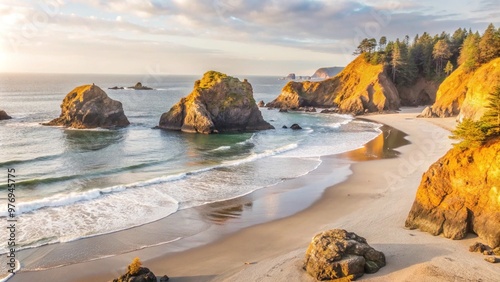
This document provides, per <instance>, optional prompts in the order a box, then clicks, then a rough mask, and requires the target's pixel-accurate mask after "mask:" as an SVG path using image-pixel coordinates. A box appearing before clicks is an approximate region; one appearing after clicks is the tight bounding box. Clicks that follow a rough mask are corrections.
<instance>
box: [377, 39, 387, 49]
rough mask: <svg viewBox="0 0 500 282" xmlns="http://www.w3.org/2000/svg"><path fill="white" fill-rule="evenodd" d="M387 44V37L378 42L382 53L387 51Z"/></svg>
mask: <svg viewBox="0 0 500 282" xmlns="http://www.w3.org/2000/svg"><path fill="white" fill-rule="evenodd" d="M386 44H387V37H385V36H382V37H380V40H379V41H378V47H379V49H380V51H382V50H383V49H385V45H386Z"/></svg>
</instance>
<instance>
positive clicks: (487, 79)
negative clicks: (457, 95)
mask: <svg viewBox="0 0 500 282" xmlns="http://www.w3.org/2000/svg"><path fill="white" fill-rule="evenodd" d="M499 86H500V58H498V59H495V60H492V61H491V62H489V63H487V64H485V65H483V66H482V67H481V68H479V69H478V70H477V71H476V72H475V73H474V75H473V76H472V77H471V78H470V80H469V82H468V84H467V88H468V89H467V94H466V95H465V99H464V101H463V104H462V107H461V109H460V113H459V115H458V119H459V120H463V119H464V118H470V119H473V120H479V119H480V118H481V117H482V116H483V114H484V112H485V109H486V106H487V105H488V97H489V95H490V93H492V92H493V91H495V88H496V87H499Z"/></svg>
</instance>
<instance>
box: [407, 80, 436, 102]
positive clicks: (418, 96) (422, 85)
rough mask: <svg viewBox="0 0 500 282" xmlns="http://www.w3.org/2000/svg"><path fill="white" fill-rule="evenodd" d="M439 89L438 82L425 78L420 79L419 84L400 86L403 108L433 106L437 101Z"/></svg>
mask: <svg viewBox="0 0 500 282" xmlns="http://www.w3.org/2000/svg"><path fill="white" fill-rule="evenodd" d="M438 87H439V83H438V82H435V81H432V80H427V79H425V78H423V77H420V78H418V79H417V82H415V84H413V85H411V86H398V87H397V88H398V93H399V98H401V106H410V107H414V106H424V105H432V104H433V103H434V102H435V101H436V93H437V90H438Z"/></svg>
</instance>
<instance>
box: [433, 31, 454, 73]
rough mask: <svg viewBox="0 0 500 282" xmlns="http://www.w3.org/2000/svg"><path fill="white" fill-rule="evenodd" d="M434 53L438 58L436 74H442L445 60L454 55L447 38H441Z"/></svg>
mask: <svg viewBox="0 0 500 282" xmlns="http://www.w3.org/2000/svg"><path fill="white" fill-rule="evenodd" d="M432 55H433V56H434V60H436V74H438V75H441V72H442V70H443V65H444V62H445V61H446V60H448V59H449V58H450V57H451V55H452V54H451V51H450V46H449V45H448V43H447V42H446V40H445V39H441V40H439V41H438V42H437V43H436V45H434V50H433V51H432Z"/></svg>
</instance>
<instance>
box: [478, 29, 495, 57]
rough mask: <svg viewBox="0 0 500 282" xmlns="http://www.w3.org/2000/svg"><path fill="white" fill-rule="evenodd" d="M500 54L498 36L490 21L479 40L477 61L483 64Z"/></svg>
mask: <svg viewBox="0 0 500 282" xmlns="http://www.w3.org/2000/svg"><path fill="white" fill-rule="evenodd" d="M499 56H500V36H499V34H498V33H497V31H496V30H495V26H494V25H493V24H492V23H491V24H490V25H488V28H486V30H485V31H484V34H483V36H482V37H481V40H480V41H479V62H480V63H482V64H484V63H487V62H489V61H491V60H492V59H494V58H496V57H499Z"/></svg>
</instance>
